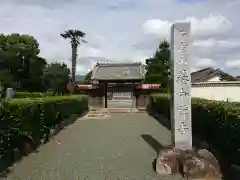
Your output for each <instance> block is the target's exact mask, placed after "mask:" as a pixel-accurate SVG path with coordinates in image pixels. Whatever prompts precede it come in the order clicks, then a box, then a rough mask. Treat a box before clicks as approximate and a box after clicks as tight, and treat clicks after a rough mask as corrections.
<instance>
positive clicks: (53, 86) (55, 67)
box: [43, 62, 70, 94]
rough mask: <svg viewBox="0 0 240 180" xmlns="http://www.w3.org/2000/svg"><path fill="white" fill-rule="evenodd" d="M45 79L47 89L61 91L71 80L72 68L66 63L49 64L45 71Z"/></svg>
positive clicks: (55, 91)
mask: <svg viewBox="0 0 240 180" xmlns="http://www.w3.org/2000/svg"><path fill="white" fill-rule="evenodd" d="M43 80H44V85H45V88H46V90H52V91H53V92H54V94H55V93H60V92H61V91H62V88H63V87H65V86H66V85H67V84H68V83H69V80H70V69H69V68H68V67H67V65H66V64H64V63H63V64H61V63H57V62H56V63H51V64H48V65H47V66H46V68H45V70H44V73H43Z"/></svg>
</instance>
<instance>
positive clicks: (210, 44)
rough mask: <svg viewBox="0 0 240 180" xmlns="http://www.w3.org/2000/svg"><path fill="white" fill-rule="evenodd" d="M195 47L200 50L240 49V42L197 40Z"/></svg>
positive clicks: (194, 43)
mask: <svg viewBox="0 0 240 180" xmlns="http://www.w3.org/2000/svg"><path fill="white" fill-rule="evenodd" d="M193 46H196V47H200V48H210V47H215V48H216V47H217V48H235V47H240V40H234V39H233V40H217V39H213V38H209V39H206V40H196V41H194V42H193Z"/></svg>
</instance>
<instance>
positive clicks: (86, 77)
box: [84, 71, 92, 84]
mask: <svg viewBox="0 0 240 180" xmlns="http://www.w3.org/2000/svg"><path fill="white" fill-rule="evenodd" d="M91 76H92V71H89V72H88V73H87V74H86V75H85V77H84V84H89V83H90V81H91Z"/></svg>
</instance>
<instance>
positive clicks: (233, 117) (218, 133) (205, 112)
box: [152, 94, 240, 164]
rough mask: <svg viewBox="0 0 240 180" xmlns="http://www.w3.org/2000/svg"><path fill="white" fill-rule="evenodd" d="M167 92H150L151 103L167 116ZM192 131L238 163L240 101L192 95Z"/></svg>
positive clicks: (239, 154)
mask: <svg viewBox="0 0 240 180" xmlns="http://www.w3.org/2000/svg"><path fill="white" fill-rule="evenodd" d="M169 100H170V96H169V95H167V94H153V95H152V107H153V109H154V110H155V111H157V112H158V113H160V114H162V115H164V116H166V117H168V119H170V118H169V117H170V104H169V102H170V101H169ZM192 128H193V134H194V135H197V136H199V137H201V138H202V139H204V140H206V141H207V142H208V143H209V144H211V145H213V146H214V147H215V148H217V149H219V150H220V151H221V152H222V154H224V155H227V157H228V158H229V160H230V161H231V162H234V163H238V164H240V152H239V149H240V106H239V103H229V102H222V101H211V100H205V99H198V98H192Z"/></svg>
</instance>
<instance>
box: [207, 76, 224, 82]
mask: <svg viewBox="0 0 240 180" xmlns="http://www.w3.org/2000/svg"><path fill="white" fill-rule="evenodd" d="M219 81H221V77H220V76H215V77H213V78H211V79H209V80H208V82H219Z"/></svg>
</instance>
